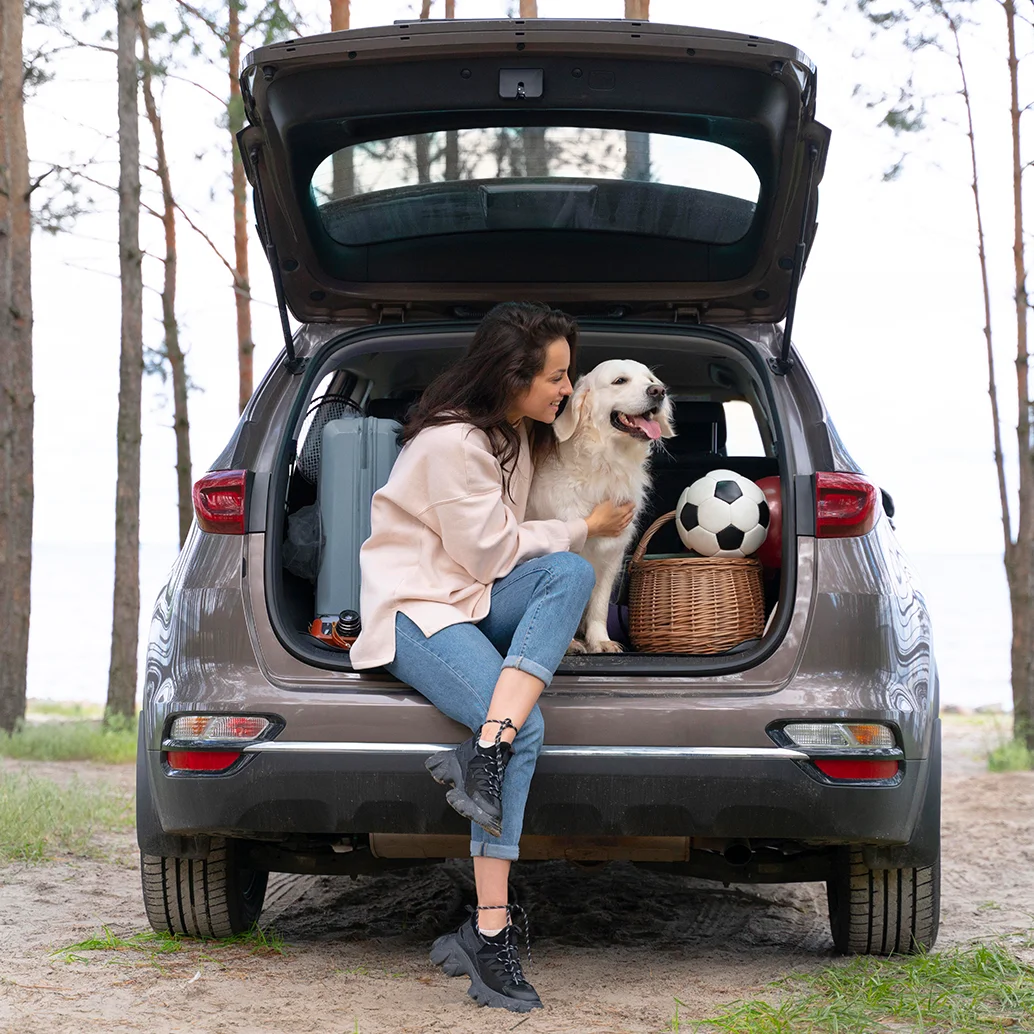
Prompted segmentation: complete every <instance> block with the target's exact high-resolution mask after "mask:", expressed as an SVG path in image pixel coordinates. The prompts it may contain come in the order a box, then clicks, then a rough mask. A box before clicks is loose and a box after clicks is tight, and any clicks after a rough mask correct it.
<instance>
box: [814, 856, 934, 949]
mask: <svg viewBox="0 0 1034 1034" xmlns="http://www.w3.org/2000/svg"><path fill="white" fill-rule="evenodd" d="M826 895H827V897H828V900H829V926H830V930H831V931H832V933H833V944H834V945H835V946H836V950H837V951H838V952H840V953H841V954H843V955H899V954H900V955H914V954H919V953H921V952H924V951H927V950H929V949H930V948H932V947H933V946H934V943H935V942H936V940H937V930H938V927H939V926H940V917H941V860H940V855H938V857H937V859H936V860H935V861H934V863H933V865H927V866H924V867H922V868H919V869H869V868H868V867H867V866H866V865H865V862H864V861H863V858H862V849H861V848H860V847H847V848H844V849H843V850H842V851H841V852H840V854H839V856H838V857H837V859H836V861H835V862H834V863H833V874H832V876H831V877H830V879H829V880H827V881H826Z"/></svg>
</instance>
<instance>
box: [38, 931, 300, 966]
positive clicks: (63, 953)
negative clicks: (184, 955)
mask: <svg viewBox="0 0 1034 1034" xmlns="http://www.w3.org/2000/svg"><path fill="white" fill-rule="evenodd" d="M101 929H102V930H103V933H102V935H101V936H99V937H88V938H87V939H86V940H85V941H79V942H77V943H76V944H69V945H67V946H66V947H64V948H57V949H55V950H54V951H52V952H51V955H52V956H54V957H55V958H58V959H60V960H62V961H63V962H89V961H90V959H89V958H88V957H87V954H86V953H87V952H95V951H103V952H109V951H112V952H135V953H137V954H139V955H147V956H149V957H150V959H151V961H153V962H158V960H159V957H160V956H165V955H172V954H175V953H176V952H180V951H183V950H184V949H195V948H196V949H202V950H203V951H204V952H206V953H207V952H209V951H213V950H215V951H219V950H220V949H224V948H246V949H247V950H248V952H249V954H251V955H283V954H284V948H285V945H284V939H283V938H282V937H281V936H280V935H279V934H278V933H277V932H276V931H275V930H274V929H272V928H269V929H266V930H263V929H262V928H261V927H259V926H253V927H252V928H251V929H250V930H246V931H245V932H244V933H239V934H237V935H236V936H234V937H226V938H224V939H222V940H218V941H200V940H195V939H193V938H190V937H179V936H174V935H172V934H167V933H155V932H154V931H153V930H146V931H144V932H142V933H134V934H130V935H129V936H128V937H120V936H119V935H118V934H115V933H112V931H111V929H110V927H107V926H105V927H102V928H101ZM202 957H203V958H212V956H210V955H207V954H206V955H203V956H202Z"/></svg>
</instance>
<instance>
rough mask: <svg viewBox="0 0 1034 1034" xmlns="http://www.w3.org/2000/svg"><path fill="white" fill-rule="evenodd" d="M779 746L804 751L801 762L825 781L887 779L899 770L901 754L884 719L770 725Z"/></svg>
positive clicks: (770, 730) (895, 774) (893, 777)
mask: <svg viewBox="0 0 1034 1034" xmlns="http://www.w3.org/2000/svg"><path fill="white" fill-rule="evenodd" d="M768 731H769V735H770V736H772V738H773V739H774V740H775V741H776V742H777V743H778V744H779V745H780V746H787V747H795V748H797V749H798V750H801V751H803V752H804V753H805V754H807V756H808V759H807V762H803V759H802V763H803V764H804V765H805V767H806V768H809V769H811V766H814V769H811V771H812V772H814V771H815V769H817V770H818V771H819V772H821V773H822V775H823V776H825V777H826V779H825V781H830V780H843V781H844V782H850V783H864V782H871V781H876V782H884V783H885V782H888V781H890V780H894V779H896V777H897V775H898V773H899V771H900V770H901V762H902V760H903V756H904V755H903V754H902V751H901V748H900V747H899V746H898V739H897V736H896V735H895V733H894V730H893V729H892V728H891V726H889V725H886V724H885V723H883V722H845V721H839V722H837V721H824V722H786V723H777V724H776V725H774V726H770V727H769V730H768Z"/></svg>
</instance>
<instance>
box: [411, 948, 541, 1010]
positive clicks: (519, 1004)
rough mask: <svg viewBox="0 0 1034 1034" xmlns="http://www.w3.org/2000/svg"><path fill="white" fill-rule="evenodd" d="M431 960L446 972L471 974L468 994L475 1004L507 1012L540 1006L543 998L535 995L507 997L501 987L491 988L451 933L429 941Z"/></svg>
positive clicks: (457, 975)
mask: <svg viewBox="0 0 1034 1034" xmlns="http://www.w3.org/2000/svg"><path fill="white" fill-rule="evenodd" d="M431 961H432V962H433V963H434V964H435V965H436V966H441V967H442V970H443V971H444V973H445V975H446V976H449V977H459V976H467V977H470V987H468V988H467V994H468V995H469V996H470V997H471V998H473V999H474V1001H475V1002H477V1004H478V1005H487V1006H489V1008H493V1009H509V1010H510V1012H531V1010H532V1009H541V1008H542V1002H541V1000H540V999H539V997H538V996H537V995H536V996H535V999H534V1000H533V1001H524V1000H523V999H520V998H510V997H509V996H508V995H504V994H503V993H502V992H501V991H493V990H492V988H490V987H489V986H488V985H487V984H486V983H485V982H484V981H483V980H482V979H481V977H479V976H478V971H477V964H476V963H475V962H474V960H473V959H472V958H471V957H470V956H469V955H468V954H467V952H466V949H464V947H463V945H462V944H460V942H459V938H458V937H457V936H456V934H454V933H447V934H445V935H444V936H442V937H439V938H438V939H437V940H436V941H435V942H434V944H432V945H431Z"/></svg>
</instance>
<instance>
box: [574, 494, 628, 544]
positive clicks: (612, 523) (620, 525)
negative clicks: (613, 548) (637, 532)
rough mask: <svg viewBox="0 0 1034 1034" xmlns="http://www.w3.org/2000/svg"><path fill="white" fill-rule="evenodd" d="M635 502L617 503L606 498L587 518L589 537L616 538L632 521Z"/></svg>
mask: <svg viewBox="0 0 1034 1034" xmlns="http://www.w3.org/2000/svg"><path fill="white" fill-rule="evenodd" d="M634 515H635V503H615V502H614V501H613V500H610V499H605V500H604V501H603V502H602V503H599V504H598V505H597V506H596V508H595V509H594V510H593V511H592V513H590V514H589V516H588V517H586V518H585V523H586V524H588V525H589V535H588V537H589V538H596V537H597V536H598V537H600V538H615V537H616V536H618V535H620V534H621V533H622V532H623V531H624V530H625V528H627V527H628V526H629V524H631V523H632V517H633V516H634Z"/></svg>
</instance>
